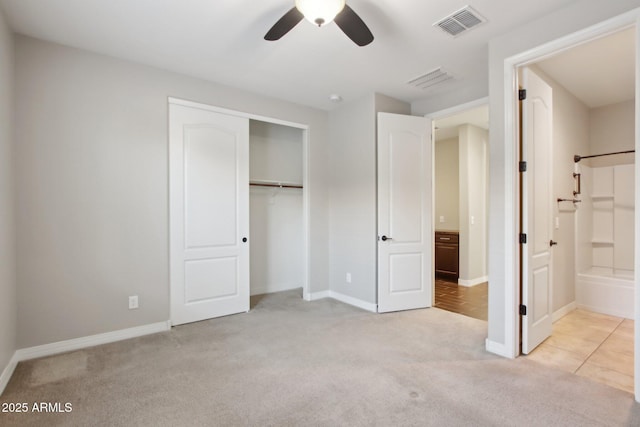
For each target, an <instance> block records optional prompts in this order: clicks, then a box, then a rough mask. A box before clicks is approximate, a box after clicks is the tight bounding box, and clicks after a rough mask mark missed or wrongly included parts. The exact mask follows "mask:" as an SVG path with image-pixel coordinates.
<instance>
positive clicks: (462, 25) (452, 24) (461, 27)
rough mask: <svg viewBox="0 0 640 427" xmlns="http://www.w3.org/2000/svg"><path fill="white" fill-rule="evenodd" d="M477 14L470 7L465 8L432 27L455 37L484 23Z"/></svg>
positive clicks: (484, 20)
mask: <svg viewBox="0 0 640 427" xmlns="http://www.w3.org/2000/svg"><path fill="white" fill-rule="evenodd" d="M486 21H487V20H486V19H484V18H483V17H482V16H481V15H480V14H479V13H478V12H476V11H475V10H473V9H472V8H471V6H465V7H463V8H462V9H460V10H458V11H456V12H453V13H452V14H451V15H449V16H447V17H445V18H443V19H441V20H439V21H438V22H436V23H435V24H433V26H434V27H440V29H441V30H442V31H444V32H445V33H447V34H449V35H451V36H453V37H456V36H458V35H460V34H462V33H464V32H466V31H468V30H470V29H472V28H475V27H477V26H478V25H480V24H482V23H483V22H486Z"/></svg>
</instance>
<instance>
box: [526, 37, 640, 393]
mask: <svg viewBox="0 0 640 427" xmlns="http://www.w3.org/2000/svg"><path fill="white" fill-rule="evenodd" d="M635 39H636V35H635V28H626V29H622V30H620V31H617V32H615V33H612V34H607V35H606V36H604V37H599V38H596V39H593V40H591V41H589V42H587V43H583V44H581V45H579V46H575V47H572V48H570V49H566V50H563V51H562V52H560V53H558V54H554V55H553V56H546V57H545V58H543V59H540V60H535V61H531V62H529V63H527V64H526V66H523V67H520V68H519V70H518V77H519V80H518V81H519V83H520V86H521V87H522V88H523V89H525V90H526V91H527V93H522V94H521V95H522V96H521V98H525V99H524V100H523V101H522V103H523V109H522V111H523V114H522V120H523V126H522V129H523V131H522V134H523V140H524V142H523V145H524V146H523V147H522V150H521V155H522V159H521V160H523V161H526V167H525V169H526V171H523V172H522V175H521V180H522V182H523V191H524V193H523V196H522V197H523V205H522V209H521V214H522V215H523V224H522V229H521V233H522V234H524V235H526V243H524V242H523V243H522V245H521V249H522V254H523V257H522V258H523V264H522V290H521V295H522V306H521V307H523V308H524V310H522V311H521V313H522V314H523V315H522V337H521V339H522V341H521V343H522V353H524V354H527V353H528V354H530V356H529V357H531V358H532V359H534V360H539V361H540V362H542V363H546V364H550V365H554V366H556V367H561V368H563V369H565V370H567V371H569V372H573V373H576V374H578V375H582V376H585V377H589V378H592V379H595V380H597V381H600V382H604V383H607V384H610V385H613V386H615V387H617V388H621V389H623V390H627V391H630V392H633V389H634V387H633V383H634V377H633V366H634V355H633V347H634V342H633V341H634V340H633V319H634V305H633V301H634V298H635V289H634V288H635V281H634V259H635V256H634V252H635V251H634V249H635V248H634V246H635V243H634V223H635V190H634V186H635V185H634V184H635V181H636V177H635V158H634V155H633V154H630V153H623V154H616V153H620V152H627V151H633V150H634V149H635V115H636V112H635V93H636V89H635V52H636V45H635ZM537 80H539V81H540V83H539V84H538V83H535V85H537V86H538V87H540V86H541V85H543V86H545V87H546V89H545V91H546V92H547V93H548V95H543V92H544V91H541V90H539V89H535V88H534V89H530V86H531V84H532V82H535V81H537ZM545 96H548V100H545ZM528 102H530V103H529V104H527V103H528ZM546 109H548V115H549V116H550V123H552V124H550V138H549V139H548V140H549V141H550V156H549V157H548V158H549V164H548V165H546V166H544V165H543V166H544V167H540V165H541V164H542V163H543V162H541V160H542V159H544V158H546V157H545V155H543V154H540V153H536V151H535V150H541V148H540V147H541V146H542V147H544V144H545V141H537V140H535V139H531V140H528V138H529V137H530V136H531V137H532V138H533V136H532V134H533V133H531V135H529V134H530V130H531V129H533V128H535V129H536V131H537V133H538V134H540V131H539V129H542V128H544V125H543V124H541V123H543V122H544V121H545V120H546V119H545V118H544V114H543V112H544V111H546ZM534 110H535V111H537V113H536V112H534ZM536 114H537V117H536ZM545 114H546V113H545ZM532 145H534V146H535V147H537V148H532ZM541 153H542V151H541ZM532 162H533V164H532ZM532 180H535V182H536V183H538V188H534V187H532V186H531V185H530V183H531V181H532ZM541 182H548V183H549V194H546V193H545V191H546V190H544V189H541V188H540V185H539V183H541ZM536 197H537V198H536ZM547 205H548V206H547ZM544 206H547V207H548V208H549V209H544V208H543V207H544ZM544 253H547V254H548V261H547V262H546V263H545V264H544V268H541V267H540V266H539V265H538V264H539V261H538V260H539V259H541V258H540V255H539V254H544ZM536 257H537V258H538V260H536ZM536 263H538V264H536ZM543 273H544V274H543Z"/></svg>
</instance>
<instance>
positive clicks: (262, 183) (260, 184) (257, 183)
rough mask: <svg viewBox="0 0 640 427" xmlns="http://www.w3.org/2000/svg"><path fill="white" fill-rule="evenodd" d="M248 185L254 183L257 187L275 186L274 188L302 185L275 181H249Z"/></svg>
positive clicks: (299, 186)
mask: <svg viewBox="0 0 640 427" xmlns="http://www.w3.org/2000/svg"><path fill="white" fill-rule="evenodd" d="M249 185H255V186H258V187H276V188H302V185H297V184H280V183H277V182H274V183H270V182H250V183H249Z"/></svg>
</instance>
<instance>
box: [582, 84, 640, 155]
mask: <svg viewBox="0 0 640 427" xmlns="http://www.w3.org/2000/svg"><path fill="white" fill-rule="evenodd" d="M631 95H633V94H631ZM634 147H635V101H634V100H633V99H632V100H630V101H624V102H620V103H618V104H613V105H605V106H604V107H599V108H593V109H592V110H591V111H590V112H589V148H588V152H587V154H601V153H611V152H615V151H627V150H633V149H634ZM576 154H581V153H576ZM634 159H635V155H634V154H621V155H615V156H606V157H597V158H593V159H589V163H588V164H590V165H591V166H592V167H598V166H613V165H621V164H631V163H633V162H634Z"/></svg>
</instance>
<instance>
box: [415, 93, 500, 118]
mask: <svg viewBox="0 0 640 427" xmlns="http://www.w3.org/2000/svg"><path fill="white" fill-rule="evenodd" d="M483 105H487V106H488V105H489V97H487V96H485V97H484V98H480V99H476V100H473V101H469V102H465V103H464V104H460V105H456V106H455V107H450V108H445V109H444V110H439V111H434V112H433V113H427V114H425V115H424V116H425V117H427V118H429V119H431V120H437V119H442V118H443V117H449V116H453V115H454V114H458V113H462V112H464V111H467V110H473V109H474V108H477V107H482V106H483Z"/></svg>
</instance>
